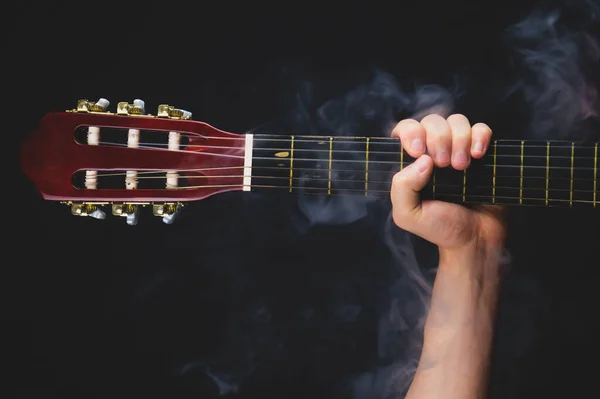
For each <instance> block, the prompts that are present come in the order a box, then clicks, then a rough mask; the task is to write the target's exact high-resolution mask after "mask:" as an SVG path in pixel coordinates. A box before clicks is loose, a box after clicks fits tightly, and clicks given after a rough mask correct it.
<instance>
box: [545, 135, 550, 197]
mask: <svg viewBox="0 0 600 399" xmlns="http://www.w3.org/2000/svg"><path fill="white" fill-rule="evenodd" d="M549 188H550V142H549V141H548V143H547V146H546V205H548V195H549V190H548V189H549Z"/></svg>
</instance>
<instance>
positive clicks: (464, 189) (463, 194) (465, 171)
mask: <svg viewBox="0 0 600 399" xmlns="http://www.w3.org/2000/svg"><path fill="white" fill-rule="evenodd" d="M462 200H463V202H467V170H466V169H465V170H464V172H463V190H462Z"/></svg>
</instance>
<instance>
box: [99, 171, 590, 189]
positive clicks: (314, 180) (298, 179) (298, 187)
mask: <svg viewBox="0 0 600 399" xmlns="http://www.w3.org/2000/svg"><path fill="white" fill-rule="evenodd" d="M113 176H118V175H116V174H113V175H111V176H110V177H113ZM120 176H125V173H123V174H121V175H120ZM102 177H107V175H99V176H97V177H96V179H97V180H98V181H99V180H100V178H102ZM243 177H244V175H221V176H207V175H191V176H190V175H185V176H184V178H186V179H242V178H243ZM252 178H253V179H273V180H281V181H285V182H289V180H290V178H289V177H284V176H252ZM515 178H516V179H519V177H515ZM146 179H166V176H143V177H137V178H136V180H146ZM294 180H296V181H304V180H309V181H311V182H317V181H323V182H329V181H330V182H331V183H332V184H334V183H342V182H343V183H356V184H362V185H364V184H365V183H369V184H386V185H391V181H379V180H360V179H357V180H348V179H327V178H314V177H310V178H303V177H292V181H294ZM190 187H191V186H183V187H182V186H179V187H177V188H181V189H184V188H190ZM194 187H203V186H194ZM277 187H280V188H283V189H289V188H290V186H289V185H287V184H286V185H282V186H277ZM435 187H436V189H438V188H446V187H451V188H462V187H463V185H462V184H446V183H436V184H435ZM292 188H295V189H303V188H304V187H300V186H293V185H292ZM494 188H495V189H496V190H519V189H521V188H522V189H524V190H527V191H532V190H533V191H536V190H539V191H546V190H548V191H550V192H557V191H564V192H572V193H574V194H576V193H577V194H579V193H594V190H582V189H575V190H570V189H567V188H548V189H546V188H544V187H513V186H498V185H496V186H490V185H477V184H475V185H473V186H469V187H468V189H469V190H473V189H490V190H491V189H494ZM332 190H345V189H340V188H332ZM359 191H362V192H365V191H367V192H368V191H371V190H370V189H367V190H365V189H362V190H359ZM596 192H597V191H596ZM441 194H443V193H441Z"/></svg>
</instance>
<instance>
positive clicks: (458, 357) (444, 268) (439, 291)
mask: <svg viewBox="0 0 600 399" xmlns="http://www.w3.org/2000/svg"><path fill="white" fill-rule="evenodd" d="M392 136H394V137H398V138H399V139H400V140H401V143H402V146H403V148H404V149H405V150H406V151H407V153H408V154H410V155H411V156H413V157H415V158H417V160H416V161H415V162H414V163H413V164H412V165H410V166H409V167H407V168H405V169H404V170H402V171H401V172H399V173H398V174H396V176H394V179H393V182H392V190H391V198H392V205H393V219H394V222H395V223H396V225H398V227H400V228H402V229H404V230H407V231H409V232H411V233H414V234H416V235H418V236H420V237H422V238H423V239H425V240H427V241H430V242H432V243H433V244H435V245H437V246H438V249H439V254H440V263H439V268H438V272H437V275H436V278H435V282H434V286H433V294H432V298H431V308H430V310H429V314H428V317H427V322H426V324H425V331H424V342H423V350H422V354H421V359H420V362H419V366H418V368H417V371H416V373H415V377H414V379H413V382H412V385H411V387H410V389H409V392H408V395H407V396H406V397H407V399H421V398H428V399H429V398H444V399H454V398H456V399H482V398H484V397H485V396H486V392H487V381H488V372H489V364H490V357H491V349H492V338H493V328H494V319H495V314H496V307H497V300H498V295H499V291H500V275H501V270H500V269H501V256H500V254H501V251H502V249H503V245H504V240H505V236H506V228H505V225H504V223H503V218H502V215H503V212H502V208H500V207H496V206H487V207H480V208H477V209H468V208H466V207H464V206H461V205H457V204H450V203H445V202H440V201H423V202H421V201H420V199H419V191H420V190H422V189H423V187H424V186H425V184H426V183H427V182H428V181H429V179H430V177H431V174H432V172H433V167H434V165H435V166H437V167H452V168H454V169H457V170H464V169H466V168H468V167H469V165H470V162H471V159H473V158H481V157H483V156H484V155H485V153H486V151H487V149H488V148H489V145H490V142H491V137H492V131H491V129H490V128H489V127H488V126H487V125H485V124H483V123H477V124H475V125H473V126H471V123H470V121H469V120H468V119H467V118H466V117H465V116H464V115H460V114H455V115H451V116H450V117H448V118H447V119H445V118H443V117H441V116H439V115H435V114H432V115H428V116H426V117H425V118H423V119H422V120H421V121H420V122H419V121H416V120H412V119H407V120H403V121H401V122H400V123H398V125H397V126H396V127H395V128H394V130H393V132H392Z"/></svg>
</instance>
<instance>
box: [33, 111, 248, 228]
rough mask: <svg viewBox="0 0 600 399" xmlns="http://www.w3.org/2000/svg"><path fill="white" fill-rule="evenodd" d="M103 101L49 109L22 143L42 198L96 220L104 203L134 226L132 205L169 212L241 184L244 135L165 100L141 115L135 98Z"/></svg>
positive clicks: (101, 213)
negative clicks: (113, 107)
mask: <svg viewBox="0 0 600 399" xmlns="http://www.w3.org/2000/svg"><path fill="white" fill-rule="evenodd" d="M107 106H108V101H106V100H103V99H101V100H100V101H99V102H97V103H90V102H88V101H87V100H80V101H79V103H78V106H77V109H74V110H70V111H66V112H53V113H49V114H47V115H46V116H45V117H44V118H43V120H42V121H41V123H40V125H39V127H38V129H37V130H36V131H35V132H34V133H33V134H32V135H31V136H30V137H29V138H28V139H27V140H26V141H25V143H24V144H23V146H22V149H21V165H22V168H23V171H24V172H25V174H26V175H27V176H28V177H29V178H30V179H31V180H32V181H33V183H35V185H36V187H37V190H38V191H39V192H40V194H41V195H42V196H43V198H44V199H47V200H54V201H62V202H66V203H67V204H69V205H71V207H72V212H73V214H75V215H90V216H96V217H100V218H102V217H103V212H101V211H99V206H100V205H104V204H111V205H112V211H113V214H115V215H120V216H127V217H128V221H129V222H130V224H135V220H134V219H136V218H137V208H138V206H139V205H150V204H152V205H153V209H154V213H155V215H158V216H169V215H174V212H175V211H176V210H177V209H178V207H179V206H180V203H181V202H188V201H196V200H201V199H203V198H206V197H208V196H211V195H213V194H217V193H222V192H227V191H234V190H242V189H243V168H244V156H245V151H244V145H245V136H244V135H240V134H233V133H227V132H224V131H221V130H219V129H216V128H214V127H212V126H210V125H208V124H206V123H203V122H199V121H193V120H190V119H189V117H190V116H191V114H190V113H189V112H187V111H182V110H178V109H174V108H173V107H170V106H168V105H161V106H159V109H158V113H157V115H147V114H144V109H143V108H144V104H143V102H142V101H140V100H136V101H134V103H133V104H128V103H119V104H118V107H117V112H115V113H112V112H108V111H107V110H106V107H107ZM165 222H167V220H166V219H165Z"/></svg>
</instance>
